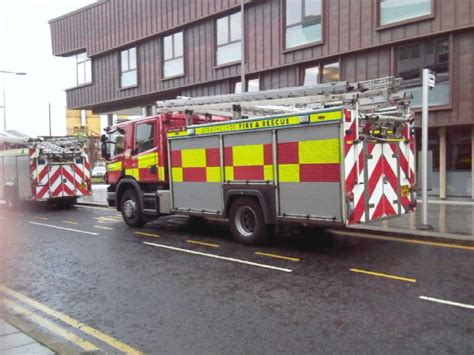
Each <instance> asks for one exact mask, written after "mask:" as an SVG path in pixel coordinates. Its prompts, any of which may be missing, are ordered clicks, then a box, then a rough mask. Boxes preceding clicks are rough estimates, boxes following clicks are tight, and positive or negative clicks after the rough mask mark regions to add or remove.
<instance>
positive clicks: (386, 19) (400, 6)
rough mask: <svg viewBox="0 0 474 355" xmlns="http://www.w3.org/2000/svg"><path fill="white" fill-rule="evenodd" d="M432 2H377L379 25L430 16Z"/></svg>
mask: <svg viewBox="0 0 474 355" xmlns="http://www.w3.org/2000/svg"><path fill="white" fill-rule="evenodd" d="M432 1H433V0H379V6H380V11H379V13H380V25H381V26H384V25H389V24H392V23H396V22H400V21H405V20H409V19H413V18H417V17H421V16H427V15H431V11H432V6H433V4H432Z"/></svg>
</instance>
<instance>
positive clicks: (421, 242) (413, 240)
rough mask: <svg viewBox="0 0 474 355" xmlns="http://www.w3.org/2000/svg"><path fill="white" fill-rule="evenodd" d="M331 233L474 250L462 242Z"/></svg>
mask: <svg viewBox="0 0 474 355" xmlns="http://www.w3.org/2000/svg"><path fill="white" fill-rule="evenodd" d="M331 233H333V234H338V235H342V236H346V237H351V238H352V237H356V238H366V239H375V240H386V241H393V242H402V243H409V244H421V245H430V246H433V247H439V248H450V249H462V250H469V251H474V246H469V245H462V244H449V243H440V242H429V241H426V240H419V239H404V238H397V237H382V236H376V235H369V234H363V233H353V232H347V233H346V232H343V231H331Z"/></svg>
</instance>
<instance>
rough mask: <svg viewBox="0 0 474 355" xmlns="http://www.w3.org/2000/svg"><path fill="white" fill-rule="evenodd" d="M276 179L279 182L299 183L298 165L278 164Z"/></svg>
mask: <svg viewBox="0 0 474 355" xmlns="http://www.w3.org/2000/svg"><path fill="white" fill-rule="evenodd" d="M278 177H279V180H280V182H299V181H300V165H299V164H280V165H278Z"/></svg>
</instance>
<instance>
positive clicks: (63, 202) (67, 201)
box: [54, 197, 77, 209]
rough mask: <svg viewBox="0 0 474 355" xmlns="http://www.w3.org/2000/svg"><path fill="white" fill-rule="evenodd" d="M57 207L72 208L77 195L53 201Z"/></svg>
mask: <svg viewBox="0 0 474 355" xmlns="http://www.w3.org/2000/svg"><path fill="white" fill-rule="evenodd" d="M54 203H55V204H56V206H57V207H58V208H64V209H68V208H72V206H74V205H75V204H76V203H77V197H67V198H62V199H59V200H56V201H54Z"/></svg>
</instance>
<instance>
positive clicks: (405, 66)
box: [396, 38, 450, 107]
mask: <svg viewBox="0 0 474 355" xmlns="http://www.w3.org/2000/svg"><path fill="white" fill-rule="evenodd" d="M396 58H397V76H399V77H402V78H403V87H404V88H405V91H406V92H409V93H411V94H412V95H413V99H412V102H411V106H412V107H421V94H422V76H423V69H425V68H428V69H431V70H433V71H434V72H435V73H436V87H435V88H434V89H432V90H430V93H429V104H430V105H431V106H439V105H447V104H449V86H450V85H449V40H448V38H441V39H434V40H430V41H426V42H417V43H411V44H405V45H401V46H398V47H397V48H396Z"/></svg>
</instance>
